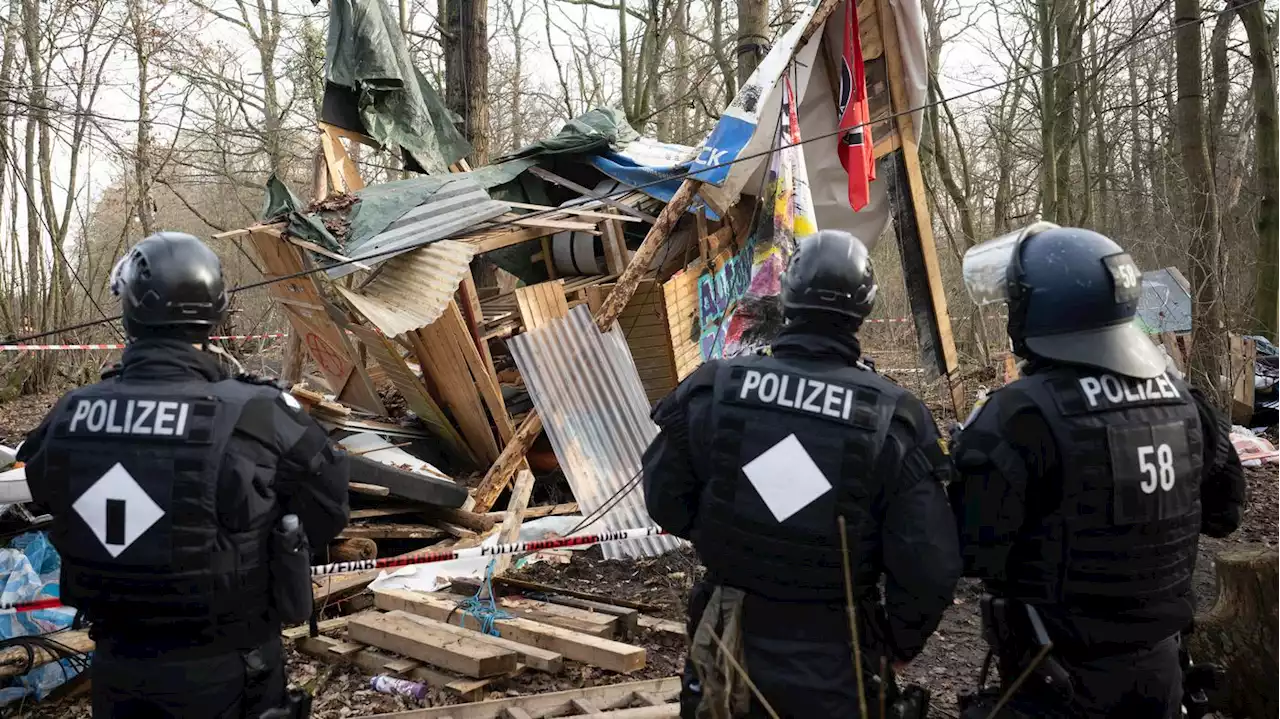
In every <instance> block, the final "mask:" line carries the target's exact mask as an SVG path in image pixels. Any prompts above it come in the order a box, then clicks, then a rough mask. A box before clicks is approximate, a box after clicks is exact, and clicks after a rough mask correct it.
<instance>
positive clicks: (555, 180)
mask: <svg viewBox="0 0 1280 719" xmlns="http://www.w3.org/2000/svg"><path fill="white" fill-rule="evenodd" d="M529 172H531V173H533V175H535V176H536V177H539V178H541V179H543V180H545V181H547V182H550V183H551V184H553V185H559V186H561V187H563V188H566V189H569V190H573V191H574V192H577V193H578V194H580V195H582V196H583V197H586V198H588V199H592V200H599V201H600V202H603V203H604V204H606V205H608V206H610V207H613V208H616V209H618V210H620V211H622V212H625V213H626V214H628V215H631V216H632V217H635V218H638V219H641V220H644V221H645V222H648V223H649V224H653V223H655V222H657V221H658V220H657V218H655V217H654V216H653V215H650V214H649V213H647V212H641V211H640V210H637V209H636V208H634V207H631V206H629V205H626V204H624V203H622V202H618V201H617V200H615V199H613V198H612V197H605V196H603V195H597V194H596V193H595V191H594V190H589V189H587V188H585V187H583V186H582V185H579V184H578V183H576V182H574V181H573V180H566V179H565V178H563V177H561V176H559V175H557V174H556V173H554V172H551V171H550V170H544V169H542V168H541V167H538V166H536V165H535V166H533V167H530V168H529ZM686 182H687V180H686Z"/></svg>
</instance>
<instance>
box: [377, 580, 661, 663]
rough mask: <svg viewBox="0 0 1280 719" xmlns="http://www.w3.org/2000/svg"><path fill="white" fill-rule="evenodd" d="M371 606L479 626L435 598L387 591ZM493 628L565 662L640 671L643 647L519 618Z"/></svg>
mask: <svg viewBox="0 0 1280 719" xmlns="http://www.w3.org/2000/svg"><path fill="white" fill-rule="evenodd" d="M373 602H374V605H375V606H377V607H378V608H379V609H384V610H396V609H399V610H403V611H407V612H411V613H413V614H418V615H421V616H424V617H430V618H432V619H438V620H441V621H449V620H450V619H457V620H459V621H462V622H464V625H465V626H467V627H469V628H472V629H475V628H478V627H479V626H480V622H479V620H478V619H476V618H475V617H474V616H472V615H470V614H462V615H459V614H458V612H457V611H456V609H457V606H456V602H454V601H453V600H450V599H447V598H445V597H442V596H439V595H434V594H427V593H423V592H404V591H399V590H393V589H388V590H379V591H375V592H374V593H373ZM493 628H494V629H496V630H497V631H498V634H499V636H502V637H504V638H506V639H510V640H512V641H516V642H520V643H521V644H531V645H533V646H535V647H541V648H543V649H549V650H551V651H553V652H559V653H560V654H563V655H564V656H565V657H566V658H568V659H573V660H574V661H579V662H585V663H587V664H591V665H593V666H597V667H600V668H601V669H608V670H609V671H613V672H620V673H623V674H625V673H628V672H633V671H637V670H639V669H643V668H644V664H645V650H644V647H637V646H633V645H631V644H623V643H622V642H616V641H613V640H612V639H604V638H601V637H593V636H591V635H589V634H583V633H582V632H575V631H572V630H569V629H563V628H561V627H554V626H551V625H549V624H543V623H541V622H535V621H531V620H529V619H522V618H519V617H515V618H511V619H498V620H495V621H494V622H493Z"/></svg>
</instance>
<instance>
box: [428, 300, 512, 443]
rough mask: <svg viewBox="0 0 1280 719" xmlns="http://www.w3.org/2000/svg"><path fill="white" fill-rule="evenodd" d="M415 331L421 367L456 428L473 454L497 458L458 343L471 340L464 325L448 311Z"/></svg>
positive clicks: (482, 409)
mask: <svg viewBox="0 0 1280 719" xmlns="http://www.w3.org/2000/svg"><path fill="white" fill-rule="evenodd" d="M455 309H456V305H455ZM409 334H410V335H413V334H415V333H413V332H410V333H409ZM416 335H417V336H418V337H419V338H420V340H421V345H420V346H418V345H416V344H415V348H416V349H419V350H420V351H421V352H422V354H424V355H426V360H427V363H426V364H425V365H424V366H423V367H422V370H423V372H424V373H425V374H428V375H430V376H431V379H432V381H433V382H434V383H435V385H436V387H438V388H439V390H440V395H441V397H442V399H443V400H444V403H445V405H446V406H447V407H448V408H449V410H450V411H452V412H453V417H454V419H455V420H457V422H458V428H459V430H461V432H462V436H463V437H465V438H466V440H467V445H468V446H470V447H471V449H472V450H473V451H474V452H475V454H476V456H478V457H480V458H481V459H483V460H485V461H487V462H492V461H493V460H495V459H497V457H498V452H499V449H498V442H497V440H496V439H494V436H493V430H492V429H490V427H489V419H488V417H487V416H486V415H485V411H484V405H483V404H482V402H481V399H480V397H479V396H477V394H476V386H475V382H474V380H473V379H472V376H471V370H470V369H469V368H468V366H467V360H466V358H465V357H463V355H462V344H463V343H467V344H470V343H471V339H470V336H468V335H467V334H466V329H465V326H463V325H462V324H461V323H456V322H454V318H453V315H452V314H450V317H449V319H443V318H438V319H436V321H435V322H432V323H431V324H429V325H427V326H426V327H423V328H421V329H419V330H417V332H416ZM411 339H412V338H411ZM472 349H474V346H473V347H472Z"/></svg>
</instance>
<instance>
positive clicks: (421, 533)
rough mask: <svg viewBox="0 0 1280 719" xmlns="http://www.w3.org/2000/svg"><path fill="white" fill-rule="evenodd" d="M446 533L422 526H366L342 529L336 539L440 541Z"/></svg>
mask: <svg viewBox="0 0 1280 719" xmlns="http://www.w3.org/2000/svg"><path fill="white" fill-rule="evenodd" d="M445 535H446V532H445V531H444V530H441V529H436V528H435V527H428V526H426V525H422V524H368V525H352V526H348V527H346V528H344V529H343V530H342V532H341V533H340V534H338V537H340V538H345V539H352V538H361V539H440V538H441V537H444V536H445Z"/></svg>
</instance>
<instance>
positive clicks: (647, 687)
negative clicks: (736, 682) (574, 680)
mask: <svg viewBox="0 0 1280 719" xmlns="http://www.w3.org/2000/svg"><path fill="white" fill-rule="evenodd" d="M679 692H680V677H666V678H663V679H649V680H645V681H639V682H627V683H625V684H608V685H604V686H595V687H584V688H582V689H569V690H567V691H560V692H549V693H546V694H533V695H530V696H523V697H511V698H509V699H494V700H491V701H485V702H476V703H475V704H465V705H455V706H448V707H436V708H431V709H410V710H409V711H403V712H394V713H391V714H379V715H376V717H369V718H368V719H393V718H394V719H444V718H445V717H451V718H452V719H499V717H502V716H503V712H504V711H506V710H507V709H508V708H509V707H516V708H519V709H523V710H524V711H526V712H528V713H529V714H531V715H533V716H539V717H551V716H564V715H565V714H566V713H567V712H570V711H572V709H573V707H572V705H571V704H570V701H571V700H573V699H577V700H579V701H587V702H591V703H592V704H595V705H596V706H601V707H614V706H625V704H626V703H628V702H629V701H630V700H631V699H632V698H633V697H635V696H638V695H641V694H648V695H652V696H654V697H666V698H668V699H670V701H675V697H676V696H677V695H678V694H679ZM671 706H675V707H676V709H677V710H678V709H679V705H678V704H672V705H671ZM641 708H645V707H641ZM618 711H619V710H615V711H613V712H611V713H607V714H605V715H604V716H603V717H602V719H609V718H610V717H614V716H616V715H617V714H618ZM677 715H678V714H671V715H668V716H677ZM624 719H626V718H625V717H624ZM633 719H634V718H633Z"/></svg>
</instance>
